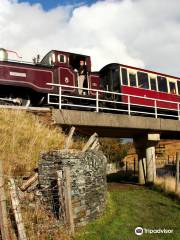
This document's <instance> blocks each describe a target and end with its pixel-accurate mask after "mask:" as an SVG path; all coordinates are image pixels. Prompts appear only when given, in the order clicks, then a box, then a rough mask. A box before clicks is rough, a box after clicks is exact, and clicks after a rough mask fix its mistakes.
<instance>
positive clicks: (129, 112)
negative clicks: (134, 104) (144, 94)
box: [128, 95, 131, 115]
mask: <svg viewBox="0 0 180 240" xmlns="http://www.w3.org/2000/svg"><path fill="white" fill-rule="evenodd" d="M128 115H131V104H130V96H129V95H128Z"/></svg>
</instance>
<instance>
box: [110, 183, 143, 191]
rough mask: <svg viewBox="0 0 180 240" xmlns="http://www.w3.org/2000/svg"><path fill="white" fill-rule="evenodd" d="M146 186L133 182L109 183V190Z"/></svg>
mask: <svg viewBox="0 0 180 240" xmlns="http://www.w3.org/2000/svg"><path fill="white" fill-rule="evenodd" d="M142 188H144V186H142V185H138V184H133V183H108V191H110V192H111V191H113V190H116V189H132V190H133V189H142Z"/></svg>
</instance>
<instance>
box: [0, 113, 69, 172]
mask: <svg viewBox="0 0 180 240" xmlns="http://www.w3.org/2000/svg"><path fill="white" fill-rule="evenodd" d="M0 136H1V137H0V152H1V160H2V161H3V162H4V170H5V172H6V174H7V175H10V174H12V175H14V176H21V175H24V174H25V173H26V172H29V171H31V170H32V169H33V168H35V167H37V163H38V160H39V157H40V152H41V151H48V150H50V149H62V148H63V147H64V137H65V135H64V134H63V133H62V132H61V129H60V128H59V129H58V128H52V127H50V126H48V125H46V124H42V122H41V121H40V118H39V117H38V116H35V115H33V114H31V113H27V112H25V111H18V110H14V111H13V110H7V109H6V110H3V109H1V110H0Z"/></svg>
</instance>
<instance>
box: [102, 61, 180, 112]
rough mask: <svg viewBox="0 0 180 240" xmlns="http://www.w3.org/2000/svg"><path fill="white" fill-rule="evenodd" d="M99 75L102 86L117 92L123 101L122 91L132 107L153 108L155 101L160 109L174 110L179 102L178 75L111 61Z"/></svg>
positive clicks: (124, 98) (125, 101) (179, 86)
mask: <svg viewBox="0 0 180 240" xmlns="http://www.w3.org/2000/svg"><path fill="white" fill-rule="evenodd" d="M100 78H101V84H103V89H105V90H108V91H112V92H119V93H121V94H122V96H121V97H119V99H118V100H120V101H122V102H124V103H127V102H128V97H127V96H126V94H128V95H131V96H130V102H131V104H135V105H136V106H137V105H141V106H147V107H150V106H152V107H154V104H155V102H154V100H156V104H157V107H159V108H161V109H167V110H168V109H169V110H172V109H175V110H177V108H178V104H176V102H177V103H180V78H177V77H174V76H170V75H167V74H162V73H159V72H153V71H149V70H145V69H140V68H135V67H131V66H127V65H123V64H116V63H112V64H108V65H107V66H105V67H103V68H102V69H101V71H100ZM123 94H124V95H123ZM140 97H142V98H140ZM153 99H154V100H153ZM174 102H175V103H174Z"/></svg>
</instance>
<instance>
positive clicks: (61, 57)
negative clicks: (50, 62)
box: [58, 54, 66, 63]
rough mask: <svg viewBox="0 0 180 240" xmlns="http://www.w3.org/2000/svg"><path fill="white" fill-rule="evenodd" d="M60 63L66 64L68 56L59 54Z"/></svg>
mask: <svg viewBox="0 0 180 240" xmlns="http://www.w3.org/2000/svg"><path fill="white" fill-rule="evenodd" d="M58 62H61V63H65V62H66V56H64V55H63V54H58Z"/></svg>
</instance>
